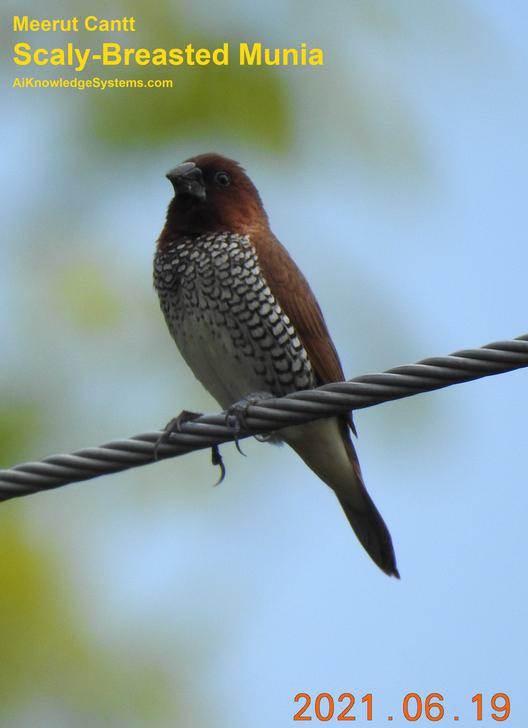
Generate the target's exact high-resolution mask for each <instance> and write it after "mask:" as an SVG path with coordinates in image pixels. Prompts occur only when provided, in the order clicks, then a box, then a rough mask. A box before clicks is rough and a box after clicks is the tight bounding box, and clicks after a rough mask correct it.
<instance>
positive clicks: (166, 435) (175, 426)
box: [153, 410, 202, 460]
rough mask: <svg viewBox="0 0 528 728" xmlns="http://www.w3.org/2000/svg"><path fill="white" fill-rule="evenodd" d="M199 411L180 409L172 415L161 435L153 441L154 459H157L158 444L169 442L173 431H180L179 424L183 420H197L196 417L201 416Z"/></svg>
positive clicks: (182, 422)
mask: <svg viewBox="0 0 528 728" xmlns="http://www.w3.org/2000/svg"><path fill="white" fill-rule="evenodd" d="M201 416H202V413H201V412H189V411H188V410H182V411H181V412H180V414H179V415H176V417H173V418H172V420H170V422H168V423H167V424H166V425H165V427H164V428H163V431H162V433H161V435H160V436H159V437H158V439H157V440H156V442H155V443H154V451H153V455H154V460H157V459H158V450H159V448H160V445H164V444H165V443H167V442H169V440H170V436H171V435H172V434H173V433H174V432H181V431H182V430H181V426H182V425H183V424H184V423H185V422H192V421H193V420H197V419H198V417H201Z"/></svg>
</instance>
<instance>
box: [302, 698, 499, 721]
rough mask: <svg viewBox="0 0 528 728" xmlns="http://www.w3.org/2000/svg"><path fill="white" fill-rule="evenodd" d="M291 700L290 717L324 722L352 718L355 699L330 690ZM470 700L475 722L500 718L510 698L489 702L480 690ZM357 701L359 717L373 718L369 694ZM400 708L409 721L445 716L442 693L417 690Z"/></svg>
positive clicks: (457, 718)
mask: <svg viewBox="0 0 528 728" xmlns="http://www.w3.org/2000/svg"><path fill="white" fill-rule="evenodd" d="M294 701H295V702H296V703H299V704H300V707H299V709H298V710H297V712H296V713H295V715H294V716H293V720H295V721H300V720H318V721H321V722H326V721H329V720H332V718H335V719H336V720H340V721H353V720H356V716H355V715H354V714H353V712H352V710H353V708H354V704H355V703H356V699H355V697H354V696H353V695H352V693H341V695H339V697H338V698H337V699H334V697H333V696H332V695H331V694H330V693H319V694H318V695H316V696H315V699H314V700H313V701H312V696H311V695H310V694H309V693H297V695H296V696H295V698H294ZM471 702H472V703H473V704H474V711H475V715H474V717H475V719H476V720H478V721H480V720H483V719H484V720H486V719H488V718H492V719H493V720H495V721H504V720H507V719H508V718H509V716H510V698H509V697H508V695H507V694H506V693H495V695H492V696H491V698H490V699H489V701H487V700H485V699H484V697H483V694H482V693H477V694H476V695H473V697H472V698H471ZM312 703H313V707H312ZM336 703H337V705H336ZM361 703H362V705H361V706H360V711H359V713H360V715H359V716H358V717H359V719H360V720H367V721H370V720H373V717H372V716H373V712H374V710H373V705H374V698H373V695H372V693H367V694H366V695H363V697H362V698H361ZM401 708H402V713H401V714H402V716H403V718H404V719H405V720H407V721H409V722H411V723H414V722H415V721H417V720H419V719H420V718H422V717H424V718H426V719H427V720H429V721H431V722H433V723H436V722H438V721H440V720H442V719H443V718H447V717H449V716H446V712H445V707H444V696H443V695H442V694H441V693H429V694H428V695H426V696H425V697H424V698H422V697H421V696H420V695H418V693H407V695H405V697H404V698H403V701H402V706H401ZM396 717H397V718H398V717H400V716H396ZM386 718H387V720H388V721H391V720H393V719H394V716H393V715H388V716H387V717H386ZM452 720H454V721H457V720H459V716H458V715H453V716H452Z"/></svg>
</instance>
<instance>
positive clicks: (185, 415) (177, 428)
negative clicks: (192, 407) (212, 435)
mask: <svg viewBox="0 0 528 728" xmlns="http://www.w3.org/2000/svg"><path fill="white" fill-rule="evenodd" d="M201 416H202V413H201V412H189V411H188V410H182V411H181V412H180V414H179V415H177V416H176V417H173V418H172V420H171V421H170V422H169V423H168V424H167V425H166V426H165V427H164V428H163V432H162V433H161V435H160V436H159V438H158V439H157V440H156V443H155V444H154V460H157V459H158V449H159V447H160V445H162V444H163V443H166V442H169V440H170V436H171V435H172V433H173V432H181V431H182V428H181V426H182V425H183V424H184V423H185V422H192V421H193V420H197V419H198V417H201ZM211 462H212V464H213V465H218V466H220V478H219V479H218V480H217V482H216V483H215V485H220V483H221V482H222V481H223V480H224V478H225V476H226V468H225V465H224V461H223V459H222V456H221V454H220V449H219V447H218V445H213V446H212V447H211Z"/></svg>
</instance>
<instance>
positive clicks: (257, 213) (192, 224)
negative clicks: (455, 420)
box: [161, 154, 268, 239]
mask: <svg viewBox="0 0 528 728" xmlns="http://www.w3.org/2000/svg"><path fill="white" fill-rule="evenodd" d="M167 178H168V179H169V180H170V182H171V183H172V186H173V187H174V198H173V199H172V201H171V203H170V205H169V209H168V211H167V223H166V225H165V229H164V231H163V233H162V238H161V239H163V237H170V238H172V237H174V236H175V235H196V234H202V233H208V232H232V233H241V234H249V233H251V232H257V231H260V230H263V229H266V228H267V225H268V219H267V216H266V212H265V211H264V208H263V206H262V202H261V199H260V195H259V193H258V191H257V189H256V187H255V185H254V184H253V182H252V181H251V180H250V179H249V177H248V176H247V174H246V173H245V171H244V170H243V169H242V167H241V166H240V165H239V164H238V162H235V161H233V160H232V159H228V158H227V157H223V156H221V155H220V154H200V155H198V156H197V157H191V159H188V160H187V161H186V162H184V163H183V164H180V165H178V166H177V167H175V168H174V169H172V170H171V171H170V172H168V174H167Z"/></svg>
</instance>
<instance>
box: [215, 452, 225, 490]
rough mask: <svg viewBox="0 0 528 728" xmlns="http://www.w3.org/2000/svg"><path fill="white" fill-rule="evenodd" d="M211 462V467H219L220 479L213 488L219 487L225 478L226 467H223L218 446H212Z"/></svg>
mask: <svg viewBox="0 0 528 728" xmlns="http://www.w3.org/2000/svg"><path fill="white" fill-rule="evenodd" d="M211 462H212V464H213V465H219V466H220V478H219V479H218V480H217V481H216V483H215V486H217V485H220V483H222V482H223V480H224V478H225V476H226V467H225V465H224V461H223V459H222V456H221V454H220V450H219V448H218V445H213V447H212V448H211Z"/></svg>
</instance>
